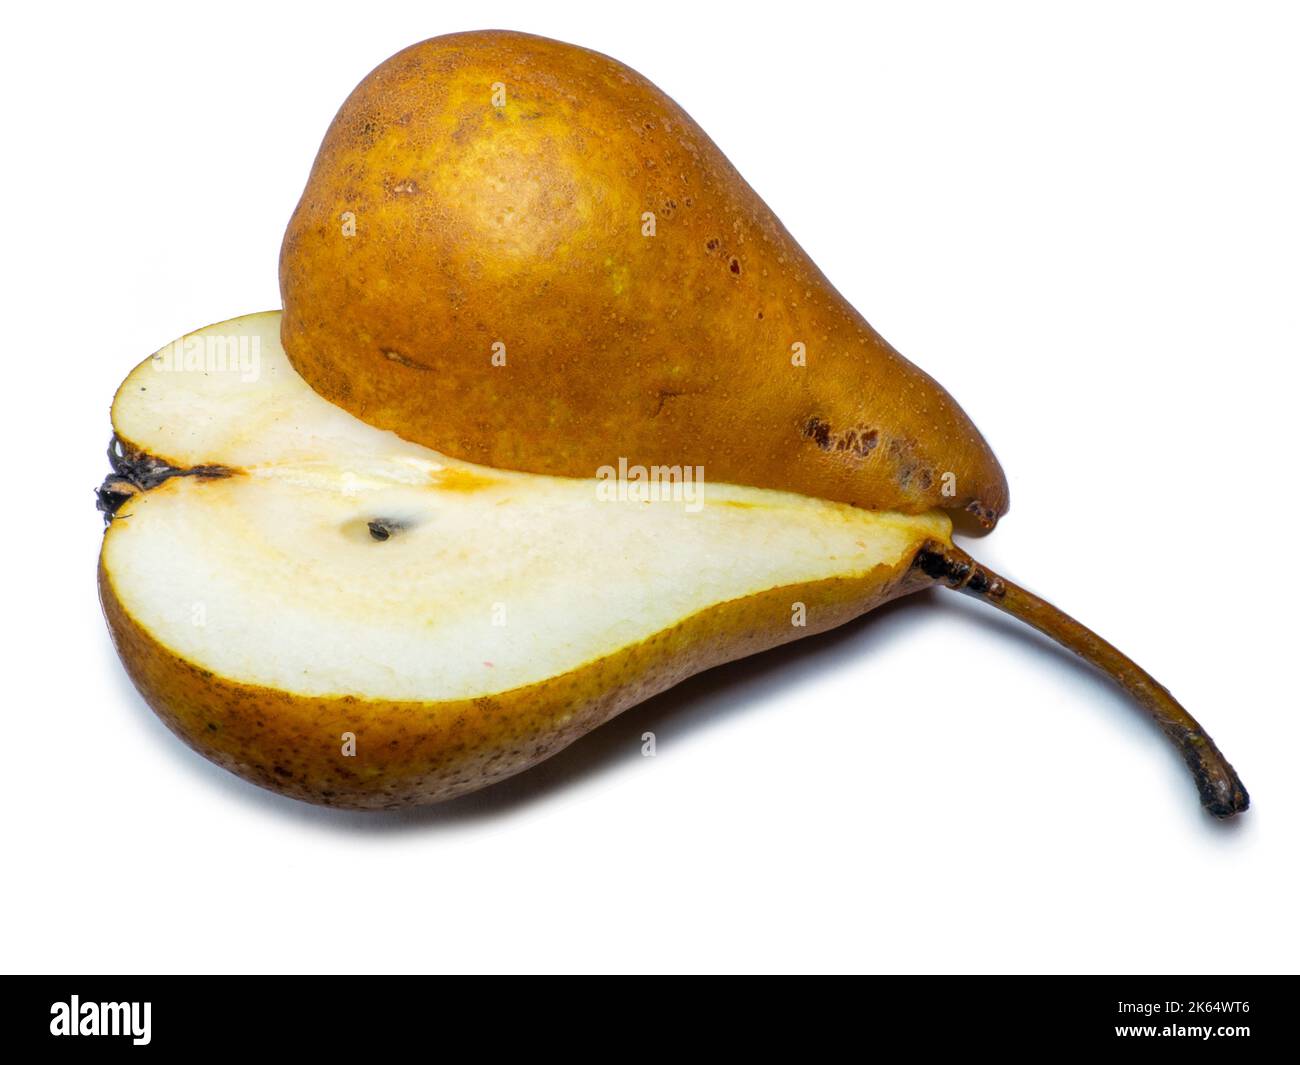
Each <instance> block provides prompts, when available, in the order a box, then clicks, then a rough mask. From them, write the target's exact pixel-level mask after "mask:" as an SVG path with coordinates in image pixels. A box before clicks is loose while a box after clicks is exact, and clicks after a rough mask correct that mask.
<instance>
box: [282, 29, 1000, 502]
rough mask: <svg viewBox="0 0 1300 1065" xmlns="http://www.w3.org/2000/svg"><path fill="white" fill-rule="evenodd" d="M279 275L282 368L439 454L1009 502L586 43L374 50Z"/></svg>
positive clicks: (854, 494)
mask: <svg viewBox="0 0 1300 1065" xmlns="http://www.w3.org/2000/svg"><path fill="white" fill-rule="evenodd" d="M280 284H281V290H282V295H283V300H284V318H283V326H282V340H283V344H284V348H285V350H286V352H287V353H288V355H289V358H290V360H291V361H292V363H293V365H294V366H295V368H296V369H297V370H298V372H299V373H301V374H302V376H303V377H304V379H306V380H307V381H308V382H309V383H310V384H311V385H312V387H313V388H314V389H316V391H317V392H319V393H320V394H321V395H323V396H324V397H325V398H327V399H329V400H331V401H332V402H334V403H336V404H338V405H340V406H342V407H343V408H345V409H346V410H348V411H349V412H351V413H352V414H354V415H356V416H357V417H359V418H362V419H363V420H365V421H367V422H369V423H370V424H372V425H376V426H379V427H381V428H384V429H391V430H393V431H395V432H396V433H398V434H399V435H400V436H402V437H404V438H406V439H408V440H411V441H414V442H416V443H420V444H423V445H425V446H428V447H431V448H435V449H437V450H438V451H440V452H442V453H444V454H447V455H451V456H454V457H457V458H461V459H466V460H469V461H473V462H477V463H482V464H485V465H489V466H494V467H497V468H505V469H516V470H525V471H529V472H536V473H548V474H558V475H562V476H572V477H590V476H592V475H593V474H594V473H595V472H596V471H597V470H599V469H600V468H601V467H605V466H609V465H612V464H615V463H617V461H618V460H619V459H620V458H625V459H627V460H628V462H629V463H631V464H643V465H645V466H647V467H649V466H652V465H660V464H661V465H668V466H676V465H692V466H702V467H703V469H704V472H705V475H706V476H707V477H708V478H710V479H711V480H715V481H725V482H730V483H735V484H744V485H752V486H756V487H761V488H777V489H785V490H789V491H794V492H800V493H803V494H805V495H812V496H818V497H821V498H825V499H831V500H836V501H840V502H847V503H852V504H855V505H857V506H861V507H867V508H870V509H893V510H898V511H902V512H905V513H918V512H921V511H925V510H929V509H932V508H936V507H943V508H948V509H964V510H966V511H968V512H969V513H971V514H972V515H974V516H975V518H976V519H977V520H978V521H979V522H981V523H982V524H984V525H986V526H991V525H992V524H994V523H995V522H996V521H997V519H998V518H999V517H1000V516H1001V515H1002V514H1003V513H1004V512H1005V511H1006V509H1007V502H1008V493H1007V484H1006V480H1005V478H1004V476H1003V473H1002V470H1001V467H1000V466H999V465H998V461H997V459H996V458H995V457H994V455H993V453H992V451H991V450H990V449H989V447H988V445H987V444H986V443H985V442H984V440H983V438H982V437H981V436H980V434H979V432H978V431H977V430H976V429H975V427H974V425H973V424H972V423H971V421H970V419H969V418H968V417H967V416H966V414H965V413H964V412H963V411H962V409H961V408H960V407H959V406H958V405H957V403H956V401H955V400H954V399H953V398H952V397H951V396H950V395H949V394H948V393H947V392H946V391H944V389H943V388H942V387H941V386H940V385H939V384H937V383H936V382H935V381H934V380H933V379H931V378H930V377H929V376H927V375H926V374H925V373H923V372H922V371H921V370H919V369H917V368H916V367H915V366H913V365H912V364H911V363H910V362H908V361H907V360H906V359H904V358H903V357H902V356H901V355H900V354H899V353H898V352H897V351H895V350H894V349H893V348H892V347H890V345H889V344H888V343H886V342H885V341H884V340H883V339H882V338H881V337H880V335H879V334H878V333H876V331H875V330H874V329H872V327H871V326H870V325H869V324H868V323H867V322H866V320H865V319H864V318H863V317H862V316H861V315H860V314H859V313H858V312H857V311H856V310H854V308H853V307H852V306H850V304H849V303H848V302H847V301H846V300H845V299H844V297H843V296H841V295H840V293H839V292H837V291H836V290H835V288H834V287H833V286H832V285H831V283H830V282H829V281H828V280H827V279H826V277H825V276H824V275H823V274H822V273H821V271H819V270H818V269H817V267H816V266H815V265H814V264H813V262H812V261H811V259H809V257H808V256H807V255H806V254H805V253H804V251H803V249H802V248H800V247H799V245H798V244H797V243H795V241H794V238H792V237H791V236H790V234H789V233H788V232H786V230H785V228H784V227H783V226H782V225H781V223H780V221H778V220H777V218H776V217H775V215H773V213H772V212H771V211H770V210H769V209H768V207H767V205H766V204H764V203H763V201H762V200H761V199H759V197H758V195H757V194H756V193H755V192H754V190H753V189H751V188H750V187H749V185H747V184H746V183H745V180H744V179H743V178H742V177H741V176H740V174H739V173H737V172H736V169H735V168H734V167H733V166H732V165H731V164H730V163H729V162H728V161H727V159H726V158H725V157H724V156H723V154H722V152H721V151H720V150H719V149H718V147H717V146H716V145H715V144H714V143H713V142H712V141H711V140H710V139H709V138H708V136H707V135H706V134H705V133H704V131H703V130H701V129H700V128H699V126H697V125H696V124H695V122H694V121H692V119H691V118H690V116H689V115H687V114H686V113H685V112H684V111H683V110H682V109H681V108H680V107H678V106H677V105H676V104H675V103H674V102H673V101H672V100H671V99H669V98H668V97H667V96H666V95H665V94H664V93H663V92H662V91H660V90H659V89H658V88H656V87H655V86H654V85H653V84H651V83H650V82H649V81H647V80H646V79H645V78H643V77H642V76H641V75H639V74H637V73H636V72H635V71H633V70H631V69H629V68H628V67H626V66H624V65H623V64H621V63H618V62H616V61H615V60H613V59H610V58H608V57H607V56H604V55H601V54H599V53H597V52H592V51H588V50H586V49H584V48H578V47H575V46H573V45H569V44H562V43H560V42H557V41H552V40H547V39H544V38H541V37H533V36H529V35H526V34H520V33H507V32H497V31H486V32H477V33H461V34H453V35H450V36H446V37H438V38H435V39H433V40H429V41H425V42H423V43H421V44H417V45H415V46H413V47H411V48H407V49H406V50H405V51H402V52H400V53H398V54H397V55H395V56H393V57H392V58H391V59H389V60H387V61H386V62H385V63H383V64H381V65H380V66H379V67H378V68H377V69H375V70H374V71H373V72H372V73H371V74H370V75H368V76H367V77H366V78H365V80H364V81H362V82H361V84H360V85H359V86H358V87H357V88H356V90H355V91H353V93H352V94H351V96H349V97H348V99H347V101H346V102H345V103H344V104H343V107H342V108H341V109H340V110H339V112H338V115H337V116H336V117H335V119H334V122H333V124H332V125H331V126H330V128H329V131H328V132H327V133H326V135H325V139H324V142H323V144H322V145H321V148H320V152H319V154H318V156H317V158H316V162H315V165H314V166H313V168H312V171H311V176H310V178H309V180H308V182H307V188H306V191H305V192H304V193H303V196H302V199H301V202H300V203H299V204H298V207H297V210H296V211H295V212H294V214H293V218H292V220H291V221H290V223H289V226H288V229H287V232H286V234H285V239H284V244H283V248H282V250H281V255H280Z"/></svg>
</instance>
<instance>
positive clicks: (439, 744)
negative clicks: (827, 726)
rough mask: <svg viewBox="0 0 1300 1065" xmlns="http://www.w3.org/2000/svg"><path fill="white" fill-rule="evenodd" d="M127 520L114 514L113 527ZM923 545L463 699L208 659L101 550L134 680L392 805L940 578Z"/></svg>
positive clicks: (197, 720)
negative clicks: (311, 679) (293, 676)
mask: <svg viewBox="0 0 1300 1065" xmlns="http://www.w3.org/2000/svg"><path fill="white" fill-rule="evenodd" d="M116 531H117V526H116V524H115V525H111V526H110V527H109V529H108V531H107V533H106V535H107V536H112V535H114V533H115V532H116ZM921 547H922V542H921V541H919V540H918V543H917V550H918V551H919V550H920V549H921ZM912 558H913V553H912V552H908V553H907V554H906V555H904V557H903V558H902V559H901V560H900V561H899V562H898V563H897V564H896V565H893V566H883V565H882V566H877V567H876V568H875V569H873V570H872V571H870V572H869V573H866V574H864V575H862V576H860V577H856V578H853V579H832V580H822V581H816V582H812V583H809V584H802V585H791V586H787V587H783V588H773V589H769V590H767V591H765V592H762V593H759V594H757V595H752V596H748V597H746V598H743V599H737V600H732V601H730V602H726V603H722V604H720V605H717V606H714V607H711V608H709V609H707V610H704V611H701V612H699V613H697V614H694V615H692V616H691V617H689V618H686V619H685V620H684V621H682V622H680V623H679V624H677V625H675V626H673V627H672V628H670V629H666V630H664V631H662V632H659V633H657V634H655V635H654V636H652V637H650V638H649V639H646V640H644V641H642V642H640V643H638V644H635V645H633V646H630V647H627V648H624V649H622V650H620V651H618V652H617V653H615V654H612V655H609V656H606V657H604V658H600V659H598V660H596V661H594V662H590V663H588V664H586V665H584V666H582V667H580V668H579V669H576V670H573V671H572V672H569V673H565V674H562V675H560V676H556V677H552V678H549V679H547V680H545V681H543V682H540V683H537V684H532V685H529V686H526V687H523V688H518V689H515V690H513V691H508V692H503V693H502V694H500V695H493V696H490V697H485V698H479V699H470V700H462V701H456V702H424V703H421V702H388V701H378V700H365V699H357V698H351V697H340V698H316V697H308V696H301V695H295V694H293V693H291V692H285V691H277V690H274V689H271V688H263V687H256V686H251V685H247V684H241V683H238V682H235V681H232V680H229V679H227V678H224V677H220V676H217V675H215V674H213V673H211V672H209V671H207V670H204V669H200V668H199V667H197V666H195V665H194V664H193V663H191V662H188V661H186V660H184V659H183V658H181V657H179V656H177V655H176V654H175V653H173V652H172V651H171V650H169V649H168V648H167V647H166V646H164V645H163V644H162V643H160V642H159V641H158V639H156V638H155V637H154V636H152V635H150V634H149V633H147V632H146V631H145V630H144V629H143V628H142V627H141V626H140V625H139V624H138V623H137V622H136V621H135V620H134V619H133V618H132V617H131V616H130V615H129V614H128V612H127V611H126V610H125V609H123V606H122V603H121V601H120V600H119V598H118V596H117V594H116V592H115V591H114V589H113V584H112V579H111V577H110V576H109V574H108V573H107V571H106V570H105V568H104V566H103V564H102V562H101V565H100V568H99V591H100V600H101V602H102V604H103V608H104V615H105V617H106V618H107V619H108V627H109V631H110V632H111V633H112V636H113V642H114V644H115V645H116V647H117V651H118V654H119V656H120V657H121V659H122V663H123V664H124V665H125V666H126V669H127V672H128V673H129V674H130V676H131V680H132V681H133V682H134V683H135V686H136V687H137V688H138V689H139V690H140V692H141V693H142V694H143V695H144V698H145V699H146V701H147V702H148V703H149V705H150V706H151V707H152V708H153V709H154V711H155V712H156V713H157V714H158V716H159V717H161V718H162V720H163V721H164V723H166V725H167V727H168V728H170V729H171V730H172V731H173V732H174V733H176V735H178V736H179V737H180V738H181V739H183V740H184V741H185V742H186V743H187V744H189V745H190V746H191V747H193V748H194V749H195V750H196V751H198V752H199V753H200V754H202V755H204V756H205V757H207V758H209V759H211V760H212V761H214V762H216V763H217V764H218V765H220V766H222V767H224V768H225V769H228V770H230V771H231V772H233V773H236V774H238V775H239V776H241V777H243V778H244V779H246V780H249V781H252V782H253V783H254V784H259V785H261V786H262V787H265V788H270V789H271V790H273V791H278V792H281V793H282V794H285V795H289V796H292V797H293V798H296V799H303V800H305V801H307V802H313V803H319V804H323V805H326V806H340V807H353V808H357V809H392V808H397V807H403V806H410V805H416V804H421V803H430V802H438V801H441V800H444V799H451V798H455V797H456V796H458V795H462V794H465V793H466V792H471V791H476V790H478V789H479V788H483V787H486V786H487V785H489V784H492V783H495V782H496V781H499V780H503V779H504V778H506V777H509V776H512V775H514V774H515V773H518V772H521V771H522V770H525V769H527V768H529V767H530V766H533V765H536V764H537V763H538V762H541V761H543V760H544V759H546V758H548V757H550V756H551V755H553V754H555V753H556V752H558V751H560V750H562V749H563V748H565V747H567V746H568V745H569V744H571V743H573V742H574V740H577V739H578V738H580V737H581V736H583V735H585V734H586V733H588V732H590V731H591V730H592V729H594V728H596V727H597V726H598V725H600V724H603V723H604V722H606V721H608V720H609V719H610V718H612V717H614V716H615V715H617V714H619V713H621V712H622V711H624V710H626V709H627V708H629V707H631V706H634V705H636V704H637V703H640V702H643V701H644V700H646V699H648V698H650V697H651V696H652V695H656V694H658V693H659V692H661V691H664V690H665V689H667V688H670V687H672V686H673V685H674V684H677V683H679V682H680V681H682V680H685V679H686V678H687V677H689V676H691V675H693V674H695V673H698V672H700V671H701V670H704V669H708V668H710V667H711V666H715V665H719V664H721V663H723V662H729V661H731V660H733V659H736V658H742V657H744V656H745V655H750V654H753V653H755V652H757V651H761V650H764V649H766V648H769V647H775V646H777V645H778V644H782V643H787V642H789V641H790V640H793V639H797V638H802V637H803V636H805V635H808V634H810V633H817V632H822V631H825V630H827V629H830V628H833V627H835V626H837V625H841V624H843V623H844V622H846V621H849V620H850V619H852V618H854V617H856V616H857V615H859V614H864V613H866V612H867V611H869V610H872V609H873V608H875V607H876V606H879V605H880V604H882V603H885V602H887V601H889V600H890V599H894V598H896V597H898V596H900V595H905V594H907V593H908V592H911V591H915V590H917V589H918V588H923V587H925V586H927V585H929V584H932V583H934V578H932V577H929V576H927V575H926V574H924V573H923V572H921V571H920V570H918V569H916V568H915V567H913V566H912V565H911V563H912ZM796 600H797V601H800V602H803V603H804V604H805V606H806V609H807V615H806V616H807V626H806V627H805V628H795V627H793V626H792V625H791V624H790V604H791V602H792V601H796ZM345 732H351V733H353V734H355V736H356V755H355V757H348V758H344V757H341V756H340V745H341V738H342V735H343V733H345Z"/></svg>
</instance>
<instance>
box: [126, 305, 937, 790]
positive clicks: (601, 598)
mask: <svg viewBox="0 0 1300 1065" xmlns="http://www.w3.org/2000/svg"><path fill="white" fill-rule="evenodd" d="M279 319H280V316H279V314H278V313H274V312H273V313H266V314H258V315H251V316H248V317H245V318H240V319H235V320H233V321H230V322H225V323H222V324H219V325H215V326H211V327H209V328H207V329H205V330H201V331H199V332H198V333H195V334H192V335H190V336H188V337H185V338H182V340H181V341H179V342H177V343H176V344H173V345H170V346H169V347H168V348H165V349H163V351H162V352H160V353H159V354H157V355H155V356H153V357H152V358H150V359H147V360H145V361H144V362H143V363H141V364H140V366H138V367H137V368H136V370H135V371H134V372H133V373H132V374H131V375H130V376H129V377H128V378H127V380H126V381H125V382H124V384H123V385H122V387H121V389H120V390H119V391H118V394H117V397H116V399H115V401H114V404H113V426H114V430H115V432H116V435H117V440H118V442H119V443H118V444H117V448H118V461H119V465H120V466H121V467H122V469H124V470H126V471H127V472H128V474H129V472H130V471H131V470H132V469H136V470H139V469H145V468H147V469H148V471H150V472H149V474H148V476H145V477H140V478H136V479H137V480H139V481H140V482H141V485H142V486H143V487H142V488H141V489H140V490H138V491H134V492H133V493H132V494H130V495H129V496H128V497H127V498H126V499H125V500H124V501H123V502H122V503H121V505H120V506H119V507H118V508H117V510H116V513H115V515H114V517H113V520H112V522H111V524H110V527H109V529H108V530H107V533H106V536H105V540H104V545H103V553H102V559H101V586H102V589H103V596H104V600H105V609H106V613H107V614H108V616H109V620H110V624H111V627H112V628H113V631H114V636H115V638H116V639H117V640H118V643H119V647H123V646H124V645H129V648H130V651H131V653H129V654H128V653H124V654H123V657H124V660H125V661H126V662H127V664H128V668H130V669H132V673H133V677H134V678H135V679H136V682H137V684H138V685H139V686H140V687H141V689H142V690H143V691H144V693H145V695H146V697H148V698H149V699H150V702H151V703H152V704H153V705H154V707H155V709H157V710H158V711H159V713H160V714H161V715H162V716H163V718H164V720H166V721H167V722H168V724H169V725H171V726H172V727H173V728H174V729H175V730H176V731H178V732H180V733H181V734H182V736H184V738H186V739H187V740H188V741H189V742H191V743H192V744H194V745H195V746H198V747H199V748H200V749H201V750H203V752H204V753H206V754H209V755H210V756H213V757H216V758H217V760H218V761H220V762H222V763H223V764H227V765H228V766H230V767H231V768H234V769H236V771H239V772H241V773H243V774H244V775H246V776H250V777H251V778H253V779H255V780H257V781H258V782H260V783H266V784H269V785H271V786H274V787H278V788H279V789H280V790H287V791H290V792H291V793H293V794H297V795H298V796H299V797H305V798H315V799H317V800H318V801H325V802H330V801H336V802H340V803H346V804H351V805H393V804H398V803H401V802H407V801H424V800H427V799H429V798H442V797H448V795H450V794H455V793H458V792H459V791H462V790H468V789H469V786H471V785H473V786H478V785H480V784H482V783H486V782H488V780H490V779H492V777H491V776H489V777H487V778H486V779H484V777H483V774H484V773H488V774H496V775H506V774H507V773H508V772H514V771H517V770H518V769H520V768H524V766H525V765H526V764H531V762H532V761H535V760H538V759H539V758H540V757H543V756H545V754H547V753H551V752H552V751H553V750H555V749H558V746H563V745H565V744H567V743H568V742H571V740H572V739H574V738H576V737H577V735H580V734H581V733H582V732H585V731H587V730H588V729H589V728H591V727H593V726H594V724H597V723H599V721H600V720H604V719H605V718H607V717H609V716H612V714H614V713H617V712H618V711H619V710H621V709H624V708H625V707H626V706H628V705H631V704H632V703H633V702H638V701H640V700H642V699H644V698H646V697H648V695H650V694H653V693H654V692H655V691H658V690H662V689H663V688H666V687H668V686H670V685H671V684H673V683H676V682H677V681H679V680H681V679H682V678H683V677H684V676H687V675H689V674H691V673H694V672H697V671H698V670H700V669H703V668H707V667H708V666H711V665H714V664H717V663H718V662H721V661H726V660H728V659H731V658H735V657H739V656H741V655H744V654H748V653H752V652H753V651H756V650H761V649H762V648H764V647H768V646H772V645H774V644H776V643H781V642H784V641H786V640H789V639H794V638H797V637H799V636H803V635H806V634H807V633H809V632H815V631H819V630H821V629H824V628H828V627H830V626H831V625H834V624H839V623H840V622H842V621H844V620H847V619H848V618H850V617H852V616H854V615H856V614H859V613H862V612H863V611H865V610H867V609H870V608H871V607H872V606H874V605H876V604H877V603H879V602H881V601H883V600H884V599H886V598H890V597H892V596H893V595H896V594H901V592H903V591H906V590H910V588H911V587H912V586H914V584H915V583H916V582H915V580H913V579H912V578H913V577H914V574H913V573H912V571H911V568H910V567H911V562H912V560H913V558H914V557H915V555H916V553H917V551H918V550H919V549H920V548H921V547H922V545H924V544H927V543H945V544H946V543H947V542H948V538H949V533H950V528H951V527H950V523H949V520H948V518H947V517H946V516H945V515H943V514H942V513H940V512H932V513H928V514H922V515H911V516H908V515H902V514H896V513H889V512H884V513H878V512H868V511H864V510H860V509H857V508H854V507H851V506H848V505H844V504H839V503H833V502H827V501H823V500H817V499H812V498H808V497H804V496H799V495H794V494H790V493H785V492H777V491H769V490H762V489H755V488H746V487H739V486H734V485H724V484H713V483H711V482H708V480H707V473H708V471H707V470H705V471H703V473H704V477H705V480H704V481H703V482H695V483H692V484H691V485H690V486H689V490H684V489H683V486H682V482H681V481H680V480H679V481H678V488H677V491H676V494H675V495H674V493H673V492H672V491H670V490H668V489H667V487H666V486H665V485H663V484H661V485H660V491H659V493H658V495H659V497H657V498H650V499H646V498H642V497H641V496H640V495H638V493H637V491H636V490H635V488H634V489H632V490H631V491H625V492H622V493H619V492H617V491H616V490H615V489H616V488H617V484H616V482H613V481H610V480H609V479H600V478H598V477H596V476H595V474H596V471H593V478H592V479H590V480H584V479H573V478H559V477H549V476H543V475H535V474H525V473H515V472H507V471H500V470H494V469H489V468H486V467H480V466H475V465H472V464H469V463H466V462H461V461H456V460H453V459H449V458H446V457H444V456H442V455H439V454H437V453H435V452H433V451H430V450H428V449H427V448H424V447H421V446H418V445H415V444H411V443H408V442H405V441H403V440H401V439H400V438H398V437H397V436H395V435H393V434H392V433H389V432H385V431H381V430H379V429H375V428H373V427H371V426H369V425H366V424H365V423H364V422H361V421H359V420H357V419H356V418H354V417H352V416H351V415H349V414H347V413H345V412H344V411H343V410H342V409H340V408H338V407H335V406H334V405H332V404H331V403H329V402H327V401H326V400H324V399H322V398H320V397H319V396H318V395H316V393H314V392H313V391H312V390H311V389H310V388H309V387H308V386H307V385H306V384H305V383H304V382H303V381H302V379H301V378H300V377H298V375H297V374H296V372H295V371H294V370H293V368H292V367H291V366H290V364H289V362H288V360H287V359H286V358H285V356H284V353H283V351H282V350H281V348H280V343H279V334H280V321H279ZM618 460H619V456H617V455H611V456H610V460H609V461H610V466H611V467H613V468H615V469H616V468H617V466H618ZM624 484H625V485H626V482H624ZM133 662H134V663H135V664H134V665H133V664H132V663H133ZM343 733H352V734H354V735H355V737H356V740H355V746H356V748H357V750H356V752H355V753H354V754H351V755H343V754H341V753H340V752H341V744H342V741H341V736H342V735H343ZM437 737H443V738H444V739H445V740H447V742H446V743H439V742H437ZM431 738H432V740H433V742H432V743H430V741H431ZM453 740H454V741H455V742H452V741H453ZM363 752H364V755H363ZM380 755H382V756H383V757H379V756H380ZM494 756H495V757H494Z"/></svg>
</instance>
